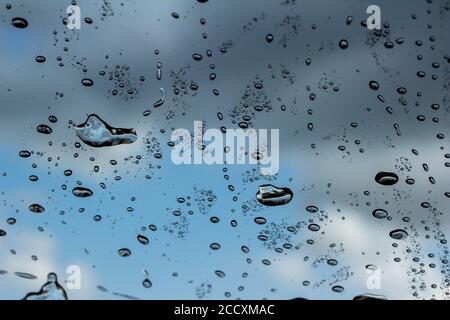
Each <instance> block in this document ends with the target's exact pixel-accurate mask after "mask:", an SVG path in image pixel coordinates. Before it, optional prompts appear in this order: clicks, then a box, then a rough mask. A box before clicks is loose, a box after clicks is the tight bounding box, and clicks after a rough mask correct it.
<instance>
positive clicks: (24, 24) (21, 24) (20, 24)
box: [11, 17, 28, 29]
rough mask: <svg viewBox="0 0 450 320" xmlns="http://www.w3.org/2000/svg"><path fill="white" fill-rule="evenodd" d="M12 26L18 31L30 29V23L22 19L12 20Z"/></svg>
mask: <svg viewBox="0 0 450 320" xmlns="http://www.w3.org/2000/svg"><path fill="white" fill-rule="evenodd" d="M11 24H12V25H13V26H14V27H16V28H18V29H24V28H26V27H28V21H27V20H25V19H24V18H21V17H15V18H13V19H12V20H11Z"/></svg>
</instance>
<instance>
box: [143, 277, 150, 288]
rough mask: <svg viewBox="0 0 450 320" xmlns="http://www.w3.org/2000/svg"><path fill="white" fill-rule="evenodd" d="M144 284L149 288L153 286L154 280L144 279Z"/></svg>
mask: <svg viewBox="0 0 450 320" xmlns="http://www.w3.org/2000/svg"><path fill="white" fill-rule="evenodd" d="M142 285H143V286H144V288H146V289H149V288H151V287H152V282H151V281H150V280H149V279H145V280H144V281H142Z"/></svg>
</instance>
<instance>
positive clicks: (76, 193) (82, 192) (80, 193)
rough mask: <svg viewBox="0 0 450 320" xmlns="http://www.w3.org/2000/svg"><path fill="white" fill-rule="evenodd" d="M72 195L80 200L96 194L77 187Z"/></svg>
mask: <svg viewBox="0 0 450 320" xmlns="http://www.w3.org/2000/svg"><path fill="white" fill-rule="evenodd" d="M72 193H73V195H74V196H75V197H79V198H87V197H90V196H92V195H93V194H94V193H93V192H92V190H91V189H88V188H84V187H75V188H73V190H72Z"/></svg>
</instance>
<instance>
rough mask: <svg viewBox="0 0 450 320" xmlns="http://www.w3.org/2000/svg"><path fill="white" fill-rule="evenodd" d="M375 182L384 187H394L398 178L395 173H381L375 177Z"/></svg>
mask: <svg viewBox="0 0 450 320" xmlns="http://www.w3.org/2000/svg"><path fill="white" fill-rule="evenodd" d="M375 181H376V182H378V183H379V184H382V185H383V186H392V185H394V184H396V183H397V182H398V176H397V175H396V174H395V173H393V172H385V171H380V172H378V173H377V175H376V176H375Z"/></svg>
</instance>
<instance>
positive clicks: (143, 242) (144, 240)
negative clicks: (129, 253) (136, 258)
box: [137, 234, 150, 245]
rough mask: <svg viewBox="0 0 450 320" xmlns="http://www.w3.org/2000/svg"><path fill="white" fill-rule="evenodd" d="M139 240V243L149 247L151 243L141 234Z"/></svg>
mask: <svg viewBox="0 0 450 320" xmlns="http://www.w3.org/2000/svg"><path fill="white" fill-rule="evenodd" d="M137 239H138V241H139V242H140V243H141V244H144V245H147V244H149V243H150V240H149V239H148V238H147V237H146V236H144V235H142V234H139V235H138V236H137Z"/></svg>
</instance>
